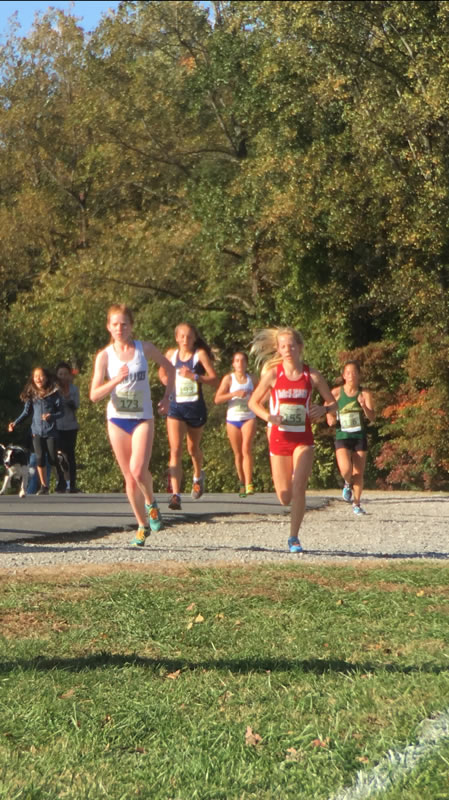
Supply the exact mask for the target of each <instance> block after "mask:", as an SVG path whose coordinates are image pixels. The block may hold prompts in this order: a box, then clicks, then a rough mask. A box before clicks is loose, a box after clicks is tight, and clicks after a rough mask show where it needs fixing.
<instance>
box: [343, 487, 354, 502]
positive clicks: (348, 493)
mask: <svg viewBox="0 0 449 800" xmlns="http://www.w3.org/2000/svg"><path fill="white" fill-rule="evenodd" d="M341 496H342V497H343V500H345V502H346V503H350V502H351V500H352V488H351V486H350V484H349V483H346V482H345V485H344V486H343V491H342V493H341Z"/></svg>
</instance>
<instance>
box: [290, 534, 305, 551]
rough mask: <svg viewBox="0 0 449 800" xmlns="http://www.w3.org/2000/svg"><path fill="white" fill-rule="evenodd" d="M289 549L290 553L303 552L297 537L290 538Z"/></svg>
mask: <svg viewBox="0 0 449 800" xmlns="http://www.w3.org/2000/svg"><path fill="white" fill-rule="evenodd" d="M288 549H289V550H290V553H302V552H303V550H302V547H301V543H300V541H299V539H298V537H297V536H290V539H289V540H288Z"/></svg>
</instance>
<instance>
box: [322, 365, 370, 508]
mask: <svg viewBox="0 0 449 800" xmlns="http://www.w3.org/2000/svg"><path fill="white" fill-rule="evenodd" d="M342 378H343V385H342V386H336V387H335V388H334V389H332V394H333V395H334V397H335V399H336V401H337V404H338V410H337V413H336V414H327V421H328V424H329V425H334V424H335V421H336V422H337V430H336V434H335V455H336V458H337V466H338V469H339V470H340V474H341V476H342V478H343V480H344V482H345V484H344V487H343V492H342V495H343V500H346V502H347V503H350V502H351V500H352V509H353V511H354V514H356V515H359V514H365V511H364V509H363V508H362V507H361V505H360V498H361V496H362V489H363V476H364V472H365V466H366V456H367V451H368V443H367V438H366V422H365V421H366V420H368V421H369V422H372V421H373V420H374V419H375V416H376V414H375V411H374V401H373V396H372V393H371V392H369V391H367V390H366V389H362V388H361V386H360V367H359V364H358V362H357V361H347V362H346V364H345V365H344V366H343V371H342Z"/></svg>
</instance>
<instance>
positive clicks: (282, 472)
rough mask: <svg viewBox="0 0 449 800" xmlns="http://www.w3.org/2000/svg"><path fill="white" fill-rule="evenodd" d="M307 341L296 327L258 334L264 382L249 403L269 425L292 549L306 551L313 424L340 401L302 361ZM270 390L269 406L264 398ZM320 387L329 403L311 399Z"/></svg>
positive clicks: (256, 342)
mask: <svg viewBox="0 0 449 800" xmlns="http://www.w3.org/2000/svg"><path fill="white" fill-rule="evenodd" d="M303 348H304V343H303V339H302V336H301V334H300V333H298V331H295V330H294V329H293V328H267V329H265V330H263V331H260V332H259V333H258V334H257V336H256V337H255V340H254V343H253V347H252V352H253V353H254V354H255V355H256V358H257V360H258V361H259V362H262V361H267V362H268V363H267V364H266V365H265V369H264V374H263V375H262V377H261V380H260V383H259V385H258V386H257V388H256V390H255V391H254V393H253V395H252V397H251V398H250V401H249V407H250V409H252V410H253V411H254V412H255V414H257V416H258V417H260V418H261V419H263V420H265V422H268V423H269V424H270V426H271V427H270V463H271V472H272V475H273V483H274V488H275V490H276V494H277V496H278V499H279V501H280V503H282V505H289V504H291V515H290V536H289V539H288V547H289V550H290V552H291V553H301V552H302V547H301V544H300V541H299V539H298V533H299V529H300V527H301V522H302V520H303V517H304V512H305V508H306V489H307V482H308V480H309V476H310V473H311V471H312V464H313V456H314V445H313V433H312V428H311V423H312V422H316V421H317V420H319V419H320V418H322V417H324V416H325V415H326V412H327V411H329V412H330V411H333V410H335V408H336V407H337V403H336V401H335V399H334V397H333V395H332V393H331V391H330V389H329V387H328V385H327V383H326V381H325V380H324V378H323V376H322V375H321V374H320V373H319V372H318V371H317V370H316V369H313V368H312V367H309V366H308V365H307V364H304V363H303V360H302V355H303ZM269 390H271V396H270V406H269V409H267V408H266V407H265V406H264V405H263V402H264V400H265V399H266V394H267V391H269ZM314 390H317V391H318V392H319V394H320V395H321V397H322V398H323V400H324V402H325V405H324V406H322V405H316V404H315V403H312V392H313V391H314Z"/></svg>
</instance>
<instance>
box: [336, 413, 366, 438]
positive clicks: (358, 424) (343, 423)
mask: <svg viewBox="0 0 449 800" xmlns="http://www.w3.org/2000/svg"><path fill="white" fill-rule="evenodd" d="M340 428H341V430H342V431H343V432H344V433H358V432H360V431H361V430H362V420H361V414H360V411H343V412H341V411H340Z"/></svg>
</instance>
